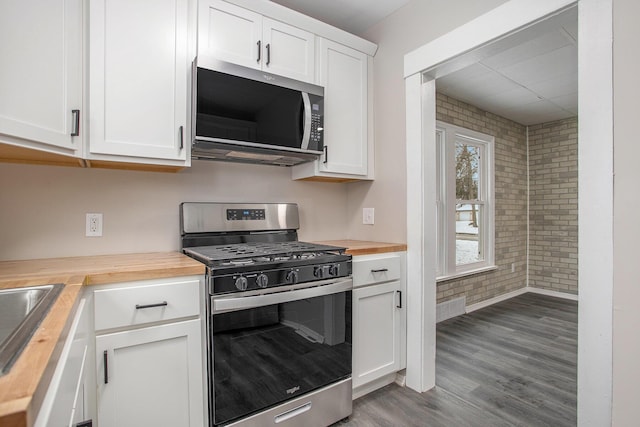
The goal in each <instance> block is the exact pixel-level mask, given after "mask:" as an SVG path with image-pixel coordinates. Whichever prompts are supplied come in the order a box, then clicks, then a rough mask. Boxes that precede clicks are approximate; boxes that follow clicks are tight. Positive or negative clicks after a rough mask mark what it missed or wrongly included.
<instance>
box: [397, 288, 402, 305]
mask: <svg viewBox="0 0 640 427" xmlns="http://www.w3.org/2000/svg"><path fill="white" fill-rule="evenodd" d="M396 292H398V305H396V308H402V291H396Z"/></svg>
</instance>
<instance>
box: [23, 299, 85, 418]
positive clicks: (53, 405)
mask: <svg viewBox="0 0 640 427" xmlns="http://www.w3.org/2000/svg"><path fill="white" fill-rule="evenodd" d="M89 323H90V322H89V309H88V308H87V304H86V299H85V298H82V299H81V300H80V303H79V305H78V309H77V311H76V313H75V315H74V317H73V321H72V324H71V327H70V329H69V334H68V337H67V340H66V342H65V344H64V346H63V348H62V353H61V355H60V359H59V361H58V365H57V367H56V369H55V371H54V374H53V377H52V379H51V383H50V385H49V388H48V390H47V393H46V394H45V398H44V400H43V402H42V406H41V408H40V412H39V413H38V415H37V417H36V420H35V423H34V424H33V425H34V427H46V426H59V427H63V426H70V427H71V426H76V425H78V424H79V423H81V422H83V421H88V420H90V419H91V418H92V415H91V414H90V413H89V412H90V411H89V410H88V407H90V405H86V400H87V393H88V390H87V389H88V388H89V387H90V384H89V381H88V379H87V378H88V377H87V376H88V375H89V374H90V373H89V372H88V365H89V361H88V359H89V356H88V353H89Z"/></svg>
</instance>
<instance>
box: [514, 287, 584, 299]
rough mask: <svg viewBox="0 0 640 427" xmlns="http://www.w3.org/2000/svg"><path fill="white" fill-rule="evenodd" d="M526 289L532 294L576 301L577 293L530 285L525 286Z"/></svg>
mask: <svg viewBox="0 0 640 427" xmlns="http://www.w3.org/2000/svg"><path fill="white" fill-rule="evenodd" d="M526 289H527V292H531V293H533V294H540V295H548V296H550V297H556V298H563V299H568V300H571V301H578V295H576V294H568V293H566V292H559V291H552V290H549V289H541V288H533V287H531V286H527V287H526Z"/></svg>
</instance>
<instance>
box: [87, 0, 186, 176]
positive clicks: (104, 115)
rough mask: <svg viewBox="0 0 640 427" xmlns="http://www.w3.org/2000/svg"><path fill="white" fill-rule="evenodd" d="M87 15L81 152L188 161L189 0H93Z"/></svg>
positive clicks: (130, 158)
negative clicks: (86, 98) (84, 146)
mask: <svg viewBox="0 0 640 427" xmlns="http://www.w3.org/2000/svg"><path fill="white" fill-rule="evenodd" d="M89 16H90V17H89V25H90V33H89V38H90V40H89V42H90V46H89V47H90V61H89V75H90V114H91V116H90V123H91V126H90V127H91V129H90V142H89V150H88V153H87V154H88V155H87V157H88V158H89V159H90V160H91V159H101V160H118V161H123V162H142V163H154V164H168V165H180V164H183V165H188V164H189V162H190V156H189V150H188V145H189V144H188V142H189V141H190V138H189V134H190V128H189V123H190V120H189V108H188V106H189V105H190V104H189V102H188V100H189V98H190V97H189V91H188V87H187V86H188V78H189V75H190V63H191V61H192V58H190V55H189V0H92V1H91V3H90V15H89ZM105 155H106V156H105ZM115 156H117V157H115ZM143 159H151V160H146V161H145V160H143Z"/></svg>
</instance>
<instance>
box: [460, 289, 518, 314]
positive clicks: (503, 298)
mask: <svg viewBox="0 0 640 427" xmlns="http://www.w3.org/2000/svg"><path fill="white" fill-rule="evenodd" d="M526 293H527V288H526V287H525V288H520V289H516V290H515V291H511V292H508V293H506V294H502V295H498V296H497V297H493V298H489V299H486V300H484V301H480V302H477V303H475V304H471V305H468V306H467V313H471V312H472V311H476V310H480V309H481V308H485V307H489V306H490V305H493V304H497V303H499V302H502V301H506V300H508V299H511V298H513V297H517V296H519V295H522V294H526Z"/></svg>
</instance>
